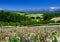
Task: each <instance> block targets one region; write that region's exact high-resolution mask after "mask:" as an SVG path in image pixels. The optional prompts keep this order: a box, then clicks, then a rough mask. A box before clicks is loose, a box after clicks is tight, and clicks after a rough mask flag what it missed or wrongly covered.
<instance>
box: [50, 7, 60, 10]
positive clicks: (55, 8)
mask: <svg viewBox="0 0 60 42" xmlns="http://www.w3.org/2000/svg"><path fill="white" fill-rule="evenodd" d="M50 9H52V10H54V9H60V7H50Z"/></svg>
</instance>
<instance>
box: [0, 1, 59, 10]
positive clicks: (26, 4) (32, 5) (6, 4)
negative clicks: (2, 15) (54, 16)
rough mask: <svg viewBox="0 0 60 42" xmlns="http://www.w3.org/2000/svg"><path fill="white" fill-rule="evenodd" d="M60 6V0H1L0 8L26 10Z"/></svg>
mask: <svg viewBox="0 0 60 42" xmlns="http://www.w3.org/2000/svg"><path fill="white" fill-rule="evenodd" d="M49 7H60V0H0V9H7V10H24V9H44V8H49Z"/></svg>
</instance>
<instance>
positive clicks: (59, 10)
mask: <svg viewBox="0 0 60 42" xmlns="http://www.w3.org/2000/svg"><path fill="white" fill-rule="evenodd" d="M25 12H27V13H45V12H56V13H59V12H60V8H58V7H50V8H48V9H35V10H32V9H28V10H25Z"/></svg>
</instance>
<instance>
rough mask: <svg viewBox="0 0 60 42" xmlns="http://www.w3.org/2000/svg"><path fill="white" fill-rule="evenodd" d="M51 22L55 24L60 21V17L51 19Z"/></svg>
mask: <svg viewBox="0 0 60 42" xmlns="http://www.w3.org/2000/svg"><path fill="white" fill-rule="evenodd" d="M51 20H52V21H55V22H57V21H60V17H56V18H52V19H51Z"/></svg>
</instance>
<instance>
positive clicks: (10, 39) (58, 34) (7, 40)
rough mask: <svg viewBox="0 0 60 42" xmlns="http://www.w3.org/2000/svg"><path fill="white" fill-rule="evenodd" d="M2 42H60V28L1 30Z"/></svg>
mask: <svg viewBox="0 0 60 42" xmlns="http://www.w3.org/2000/svg"><path fill="white" fill-rule="evenodd" d="M0 42H60V28H36V27H35V28H29V27H28V28H0Z"/></svg>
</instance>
